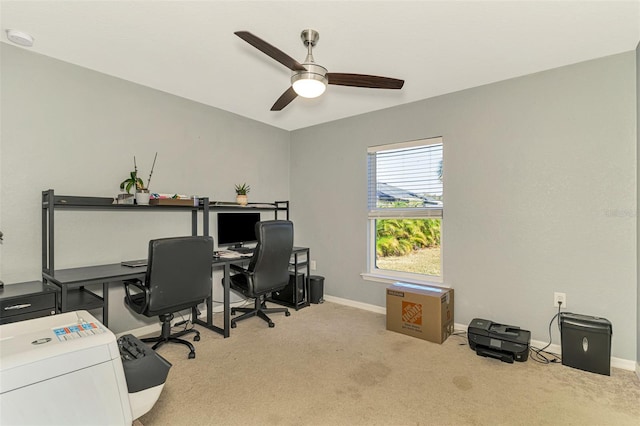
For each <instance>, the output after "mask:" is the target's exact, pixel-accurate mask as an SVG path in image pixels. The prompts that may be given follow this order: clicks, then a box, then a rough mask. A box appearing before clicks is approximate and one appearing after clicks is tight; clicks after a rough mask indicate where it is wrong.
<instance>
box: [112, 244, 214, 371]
mask: <svg viewBox="0 0 640 426" xmlns="http://www.w3.org/2000/svg"><path fill="white" fill-rule="evenodd" d="M212 260H213V238H211V237H207V236H204V237H174V238H161V239H157V240H151V241H149V257H148V262H147V274H146V277H145V281H144V283H143V282H142V281H140V280H128V281H125V283H124V284H125V293H126V296H125V299H124V302H125V304H126V305H127V306H129V307H130V308H131V309H132V310H133V311H134V312H136V313H138V314H141V315H145V316H147V317H154V316H158V317H160V322H161V323H162V334H161V335H160V336H158V337H152V338H146V339H142V341H143V342H157V343H156V344H155V345H153V349H154V350H155V349H157V348H158V347H160V346H161V345H163V344H165V343H168V342H173V343H181V344H183V345H186V346H188V347H189V349H190V350H191V351H190V352H189V358H195V357H196V352H195V349H194V347H193V345H192V344H191V343H190V342H187V341H186V340H183V339H180V338H179V337H180V336H184V335H185V334H187V333H195V337H194V338H193V340H194V341H198V340H200V332H199V331H197V330H195V329H193V328H192V329H189V330H182V331H180V332H177V333H174V334H171V320H173V313H174V312H178V311H181V310H183V309H187V308H194V307H196V306H197V305H198V304H199V303H201V302H203V301H204V300H205V299H206V298H207V297H209V295H210V294H211V262H212ZM131 287H135V288H136V289H137V290H138V291H139V292H137V293H135V294H134V293H133V292H132V291H131Z"/></svg>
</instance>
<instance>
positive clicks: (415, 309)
mask: <svg viewBox="0 0 640 426" xmlns="http://www.w3.org/2000/svg"><path fill="white" fill-rule="evenodd" d="M402 321H403V322H408V323H410V324H415V325H422V305H421V304H419V303H413V302H407V301H404V300H403V301H402Z"/></svg>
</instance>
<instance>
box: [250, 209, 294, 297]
mask: <svg viewBox="0 0 640 426" xmlns="http://www.w3.org/2000/svg"><path fill="white" fill-rule="evenodd" d="M256 237H257V239H258V244H257V245H256V248H255V250H254V252H253V257H252V258H251V262H250V263H249V266H248V268H247V269H248V270H249V271H250V272H252V281H253V292H254V293H255V294H264V293H269V292H271V291H276V290H281V289H283V288H284V287H286V286H287V284H288V283H289V262H290V260H291V252H292V250H293V223H292V222H290V221H288V220H267V221H262V222H258V223H256Z"/></svg>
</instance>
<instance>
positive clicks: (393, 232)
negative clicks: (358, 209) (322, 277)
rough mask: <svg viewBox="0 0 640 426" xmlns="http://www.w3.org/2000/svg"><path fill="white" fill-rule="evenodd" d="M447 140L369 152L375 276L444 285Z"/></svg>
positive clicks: (371, 251) (371, 260)
mask: <svg viewBox="0 0 640 426" xmlns="http://www.w3.org/2000/svg"><path fill="white" fill-rule="evenodd" d="M442 162H443V151H442V138H433V139H423V140H419V141H412V142H403V143H397V144H390V145H382V146H375V147H370V148H369V149H368V175H369V179H368V185H369V188H368V192H369V194H368V204H369V206H368V207H369V273H370V274H372V275H375V276H382V277H386V278H389V279H392V280H396V279H404V280H414V281H415V280H417V281H441V280H442V257H441V250H440V231H441V228H442V211H443V198H442V196H443V184H442Z"/></svg>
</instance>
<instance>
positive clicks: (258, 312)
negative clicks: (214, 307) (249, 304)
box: [231, 297, 291, 328]
mask: <svg viewBox="0 0 640 426" xmlns="http://www.w3.org/2000/svg"><path fill="white" fill-rule="evenodd" d="M236 312H244V313H243V314H242V315H240V316H239V317H237V318H233V319H232V320H231V328H236V322H238V321H242V320H244V319H247V318H251V317H256V316H257V317H259V318H262V319H263V320H264V321H266V322H267V324H269V327H271V328H273V327H275V326H276V325H275V324H274V322H273V321H271V318H269V317H268V316H267V314H273V313H284V315H285V316H287V317H288V316H289V315H291V313H290V312H289V309H287V308H267V304H266V302H265V301H264V299H263V298H260V297H259V298H257V299H256V301H255V305H254V307H253V308H231V315H235V314H236Z"/></svg>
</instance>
